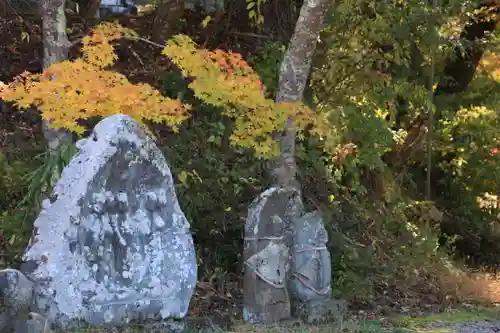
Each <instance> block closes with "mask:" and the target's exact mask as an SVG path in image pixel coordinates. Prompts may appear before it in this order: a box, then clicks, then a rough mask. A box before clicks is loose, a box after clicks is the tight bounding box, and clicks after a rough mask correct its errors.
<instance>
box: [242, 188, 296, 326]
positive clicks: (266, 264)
mask: <svg viewBox="0 0 500 333" xmlns="http://www.w3.org/2000/svg"><path fill="white" fill-rule="evenodd" d="M294 195H295V190H293V189H285V188H277V187H273V188H270V189H269V190H267V191H265V192H264V193H262V194H261V195H260V196H259V197H257V198H256V199H255V200H254V202H253V203H252V204H251V205H250V208H249V211H248V218H247V221H246V224H245V239H244V250H243V259H244V261H245V262H244V265H245V266H244V270H245V274H244V282H243V283H244V308H243V318H244V320H245V321H247V322H249V323H260V324H273V323H277V322H278V321H280V320H282V319H286V318H289V317H290V300H289V296H288V290H287V286H286V279H287V275H288V271H289V268H290V254H289V247H288V245H287V230H288V229H289V228H288V224H289V223H287V218H285V216H286V214H287V212H289V211H290V202H291V200H290V199H291V198H292V197H293V196H294ZM292 201H293V200H292Z"/></svg>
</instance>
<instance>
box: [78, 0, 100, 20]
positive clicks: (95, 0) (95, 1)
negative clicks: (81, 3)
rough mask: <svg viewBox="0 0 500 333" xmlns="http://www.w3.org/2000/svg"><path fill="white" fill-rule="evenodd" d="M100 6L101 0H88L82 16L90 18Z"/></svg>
mask: <svg viewBox="0 0 500 333" xmlns="http://www.w3.org/2000/svg"><path fill="white" fill-rule="evenodd" d="M100 6H101V0H88V4H87V6H85V9H84V10H83V15H82V16H83V18H84V19H86V20H91V19H93V18H94V17H95V15H96V13H97V11H98V10H99V7H100Z"/></svg>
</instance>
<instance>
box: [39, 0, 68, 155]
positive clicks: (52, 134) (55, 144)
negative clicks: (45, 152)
mask: <svg viewBox="0 0 500 333" xmlns="http://www.w3.org/2000/svg"><path fill="white" fill-rule="evenodd" d="M65 4H66V0H43V1H42V15H43V16H42V18H43V68H47V67H49V66H51V65H53V64H55V63H57V62H60V61H62V60H66V59H67V57H68V50H69V41H68V36H67V35H66V14H65V12H64V9H65ZM43 133H44V137H45V139H46V140H47V145H48V149H49V153H51V154H53V153H55V152H56V151H57V149H58V148H59V146H61V145H62V144H70V143H71V142H72V136H71V133H69V132H67V131H65V130H63V129H55V128H52V127H51V126H50V121H46V120H44V121H43Z"/></svg>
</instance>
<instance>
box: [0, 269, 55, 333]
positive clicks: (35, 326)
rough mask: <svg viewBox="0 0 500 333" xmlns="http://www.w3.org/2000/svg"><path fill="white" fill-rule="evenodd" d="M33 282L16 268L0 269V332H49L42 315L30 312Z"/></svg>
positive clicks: (47, 323)
mask: <svg viewBox="0 0 500 333" xmlns="http://www.w3.org/2000/svg"><path fill="white" fill-rule="evenodd" d="M34 290H35V283H34V282H33V281H32V280H30V279H29V278H28V277H27V276H26V275H24V274H23V273H21V272H20V271H18V270H16V269H10V268H7V269H3V270H0V332H16V333H50V332H51V330H50V325H49V324H50V323H49V321H48V320H47V318H45V317H44V316H42V315H40V314H38V313H34V312H30V307H31V305H32V302H33V292H34Z"/></svg>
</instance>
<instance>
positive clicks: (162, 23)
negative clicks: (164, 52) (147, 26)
mask: <svg viewBox="0 0 500 333" xmlns="http://www.w3.org/2000/svg"><path fill="white" fill-rule="evenodd" d="M183 14H184V0H163V1H162V2H161V3H160V4H159V5H158V7H157V8H156V13H155V18H154V20H153V27H152V32H151V39H152V40H153V42H155V43H158V44H164V43H165V40H166V39H167V38H168V37H170V35H171V33H172V28H173V25H174V24H175V23H176V22H177V21H178V20H179V19H180V18H181V17H182V15H183Z"/></svg>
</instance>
